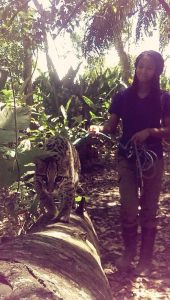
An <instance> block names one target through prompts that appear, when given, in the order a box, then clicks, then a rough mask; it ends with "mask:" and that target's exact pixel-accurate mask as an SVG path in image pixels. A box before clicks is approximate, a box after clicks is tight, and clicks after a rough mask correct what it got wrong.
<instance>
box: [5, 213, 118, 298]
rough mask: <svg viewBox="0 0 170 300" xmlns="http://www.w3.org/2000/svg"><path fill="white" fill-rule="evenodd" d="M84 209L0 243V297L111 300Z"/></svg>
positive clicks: (92, 232) (96, 241)
mask: <svg viewBox="0 0 170 300" xmlns="http://www.w3.org/2000/svg"><path fill="white" fill-rule="evenodd" d="M98 249H99V248H98V240H97V236H96V233H95V230H94V228H93V225H92V223H91V221H90V219H89V217H88V214H87V213H86V212H85V213H84V214H83V215H82V216H81V215H77V214H72V215H71V221H70V223H69V224H65V223H61V222H58V223H54V224H48V225H45V226H44V227H41V229H39V226H38V227H36V226H35V227H34V232H30V233H28V234H26V235H24V236H19V237H15V238H13V239H6V240H4V239H3V240H2V242H1V243H0V296H1V297H0V299H4V300H20V299H33V300H36V299H46V300H48V299H50V300H51V299H55V300H112V294H111V290H110V287H109V284H108V281H107V278H106V276H105V274H104V271H103V269H102V266H101V261H100V255H99V250H98Z"/></svg>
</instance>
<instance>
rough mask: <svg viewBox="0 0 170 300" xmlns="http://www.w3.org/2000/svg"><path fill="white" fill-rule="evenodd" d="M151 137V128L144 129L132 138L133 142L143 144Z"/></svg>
mask: <svg viewBox="0 0 170 300" xmlns="http://www.w3.org/2000/svg"><path fill="white" fill-rule="evenodd" d="M149 135H150V131H149V128H146V129H143V130H141V131H138V132H136V133H135V134H134V135H133V136H132V137H131V142H134V143H137V144H142V143H143V142H144V141H145V140H146V139H147V138H148V137H149Z"/></svg>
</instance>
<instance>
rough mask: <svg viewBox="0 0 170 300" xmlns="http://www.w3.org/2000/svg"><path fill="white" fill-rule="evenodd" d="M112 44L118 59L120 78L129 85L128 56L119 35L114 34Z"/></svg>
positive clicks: (129, 67) (129, 69)
mask: <svg viewBox="0 0 170 300" xmlns="http://www.w3.org/2000/svg"><path fill="white" fill-rule="evenodd" d="M114 46H115V49H116V51H117V53H118V55H119V59H120V65H121V69H122V79H123V81H124V82H125V83H126V84H127V85H129V78H130V77H131V66H130V60H129V57H128V55H127V53H126V52H125V51H124V46H123V42H122V39H121V35H120V36H116V37H115V38H114Z"/></svg>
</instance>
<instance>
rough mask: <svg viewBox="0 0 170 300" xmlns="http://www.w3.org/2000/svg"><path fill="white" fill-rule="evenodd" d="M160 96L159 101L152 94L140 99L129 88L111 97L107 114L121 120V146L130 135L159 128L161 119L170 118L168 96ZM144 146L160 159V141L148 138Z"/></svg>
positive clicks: (169, 98) (126, 141)
mask: <svg viewBox="0 0 170 300" xmlns="http://www.w3.org/2000/svg"><path fill="white" fill-rule="evenodd" d="M161 94H162V96H161V101H160V97H159V96H158V97H154V96H153V95H152V94H149V95H148V96H147V97H145V98H144V99H141V98H139V97H138V96H137V94H136V92H135V91H134V89H133V88H132V87H129V88H127V89H125V90H123V91H120V92H119V93H117V94H116V95H115V96H113V99H112V103H111V105H110V108H109V113H110V114H113V113H114V114H116V115H117V116H118V117H120V118H121V120H122V126H123V128H122V136H121V138H120V142H121V144H123V145H124V146H125V145H126V144H127V143H128V141H129V140H130V138H131V137H132V135H133V134H134V133H136V132H138V131H140V130H143V129H146V128H160V127H161V120H162V117H163V118H165V117H167V116H170V94H169V93H167V92H161ZM146 144H147V147H148V148H149V149H151V150H153V151H154V152H155V153H156V154H157V155H158V157H162V144H161V139H159V138H153V137H149V138H148V139H147V141H146Z"/></svg>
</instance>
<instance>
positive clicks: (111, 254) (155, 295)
mask: <svg viewBox="0 0 170 300" xmlns="http://www.w3.org/2000/svg"><path fill="white" fill-rule="evenodd" d="M169 161H170V159H169V155H168V154H166V156H165V172H164V178H163V184H162V192H161V197H160V208H159V221H158V233H157V237H156V243H155V249H154V260H153V271H152V273H151V276H150V277H149V278H148V277H143V278H141V277H135V276H134V275H133V270H132V272H128V274H127V273H120V272H119V271H118V270H117V269H116V267H115V260H116V258H118V256H120V255H121V253H122V250H123V243H122V239H121V230H120V222H119V207H120V206H119V192H118V186H117V172H116V161H115V159H113V160H111V161H109V163H106V165H105V167H104V168H101V169H96V170H95V171H93V172H89V173H86V174H84V176H83V186H84V188H85V190H86V193H87V195H88V196H89V202H88V205H87V209H88V212H89V214H90V216H91V219H92V221H93V224H94V227H95V229H96V232H97V235H98V238H99V246H100V252H101V260H102V266H103V268H104V271H105V273H106V276H107V278H108V280H109V283H110V286H111V289H112V291H113V299H115V300H150V299H151V300H157V299H164V300H168V299H170V180H169V179H170V164H169ZM139 238H140V232H139ZM106 300H107V299H106Z"/></svg>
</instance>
